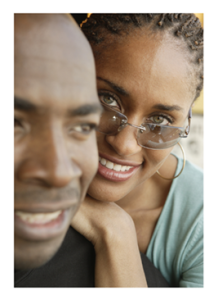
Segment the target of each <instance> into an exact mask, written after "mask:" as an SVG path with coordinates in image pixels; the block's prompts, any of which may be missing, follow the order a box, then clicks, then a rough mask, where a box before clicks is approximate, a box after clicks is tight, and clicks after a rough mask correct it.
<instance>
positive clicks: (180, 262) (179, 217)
mask: <svg viewBox="0 0 218 300" xmlns="http://www.w3.org/2000/svg"><path fill="white" fill-rule="evenodd" d="M177 159H178V164H177V170H176V174H178V172H179V171H180V170H181V168H182V164H183V159H181V158H178V157H177ZM146 255H147V257H148V258H149V259H150V261H152V262H153V264H154V265H155V267H156V268H158V269H159V270H160V271H161V273H162V274H163V276H164V277H165V278H166V280H167V281H168V282H169V284H170V286H172V287H203V172H202V170H201V169H199V168H198V167H196V166H194V165H193V164H191V163H190V162H188V161H187V162H186V165H185V168H184V170H183V172H182V174H181V175H180V176H179V177H178V178H176V179H174V180H173V183H172V185H171V188H170V192H169V194H168V197H167V200H166V202H165V205H164V207H163V210H162V212H161V215H160V217H159V220H158V222H157V225H156V227H155V230H154V233H153V235H152V238H151V241H150V243H149V245H148V249H147V252H146Z"/></svg>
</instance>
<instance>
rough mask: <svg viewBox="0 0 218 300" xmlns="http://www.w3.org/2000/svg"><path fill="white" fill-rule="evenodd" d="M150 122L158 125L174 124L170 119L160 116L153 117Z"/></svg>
mask: <svg viewBox="0 0 218 300" xmlns="http://www.w3.org/2000/svg"><path fill="white" fill-rule="evenodd" d="M149 120H151V121H152V122H153V123H155V124H158V125H169V124H171V123H172V122H171V120H170V119H169V118H167V117H164V116H160V115H157V116H152V117H150V118H149Z"/></svg>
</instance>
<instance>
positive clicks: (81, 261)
mask: <svg viewBox="0 0 218 300" xmlns="http://www.w3.org/2000/svg"><path fill="white" fill-rule="evenodd" d="M14 84H15V87H14V92H15V114H14V129H15V136H14V140H15V161H14V175H15V179H14V182H15V203H14V209H15V214H14V215H15V222H14V223H15V230H14V232H15V238H14V241H15V243H14V244H15V249H14V254H15V286H16V287H43V286H44V287H64V286H65V287H88V286H89V287H93V286H94V264H95V252H94V248H93V246H92V244H91V243H90V242H89V241H87V240H86V239H85V238H84V237H83V236H82V235H80V234H79V233H78V232H76V231H75V230H74V229H73V228H71V227H70V228H69V224H70V222H71V219H72V217H73V216H74V214H75V213H76V211H77V210H78V208H79V205H80V203H81V201H82V200H83V198H84V196H85V194H86V191H87V188H88V185H89V183H90V182H91V180H92V178H93V177H94V174H95V172H96V171H97V165H98V153H97V148H96V147H97V146H96V138H95V131H94V128H95V127H96V126H97V125H98V122H99V118H100V113H101V109H102V108H101V106H100V104H99V101H98V97H97V90H96V81H95V68H94V59H93V56H92V53H91V48H90V46H89V44H88V42H87V41H86V39H85V37H84V36H83V34H82V32H81V31H80V29H79V27H78V25H76V23H75V21H74V20H73V19H72V18H71V17H70V16H69V15H61V14H55V15H53V14H43V15H40V14H16V15H15V77H14ZM143 257H145V256H143ZM142 263H143V266H144V268H145V270H147V271H148V270H149V268H150V267H151V269H152V268H153V269H152V270H153V271H152V274H151V275H149V274H147V273H146V277H147V281H148V283H150V282H151V281H153V282H155V285H156V286H161V284H164V286H167V284H166V285H165V282H164V280H162V279H159V277H160V278H162V277H161V276H160V275H159V273H158V272H157V270H156V269H154V267H153V266H151V264H149V261H147V260H145V258H143V259H142ZM161 280H162V281H161Z"/></svg>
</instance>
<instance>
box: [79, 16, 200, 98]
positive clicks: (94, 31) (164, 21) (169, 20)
mask: <svg viewBox="0 0 218 300" xmlns="http://www.w3.org/2000/svg"><path fill="white" fill-rule="evenodd" d="M146 25H149V29H151V30H169V31H171V32H172V34H173V35H174V36H175V37H176V38H179V39H183V40H184V41H185V42H186V44H187V46H188V49H189V50H190V52H191V53H192V55H193V57H194V59H193V61H194V63H195V65H196V68H197V74H198V79H199V84H198V86H197V90H196V95H195V99H196V98H197V97H198V96H199V95H200V92H201V90H202V88H203V45H204V40H203V29H202V27H201V23H200V20H199V19H198V18H197V17H196V16H195V15H194V14H91V16H90V17H89V18H87V19H86V20H85V21H83V22H82V24H81V25H80V26H81V27H82V30H83V32H84V34H85V35H86V37H87V38H88V40H89V41H90V43H91V44H93V45H98V44H100V43H102V42H104V41H105V40H107V34H112V35H120V36H124V35H125V34H129V31H130V29H132V28H142V27H143V26H146ZM199 73H200V76H199Z"/></svg>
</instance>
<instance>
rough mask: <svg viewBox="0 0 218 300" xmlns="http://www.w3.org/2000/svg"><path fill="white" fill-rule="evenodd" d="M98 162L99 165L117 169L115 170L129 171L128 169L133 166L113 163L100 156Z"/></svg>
mask: <svg viewBox="0 0 218 300" xmlns="http://www.w3.org/2000/svg"><path fill="white" fill-rule="evenodd" d="M99 162H100V164H101V165H103V166H105V167H106V168H108V169H111V170H114V171H117V172H125V171H129V169H132V168H133V167H130V166H122V165H118V164H114V163H112V162H111V161H109V160H107V159H105V158H101V157H99Z"/></svg>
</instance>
